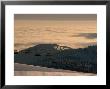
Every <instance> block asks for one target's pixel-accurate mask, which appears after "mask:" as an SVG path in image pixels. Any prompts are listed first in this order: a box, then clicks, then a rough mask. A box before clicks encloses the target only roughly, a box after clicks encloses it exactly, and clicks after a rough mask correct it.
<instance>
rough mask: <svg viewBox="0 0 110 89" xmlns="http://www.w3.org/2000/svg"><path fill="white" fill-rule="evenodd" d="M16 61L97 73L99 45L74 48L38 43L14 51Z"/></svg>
mask: <svg viewBox="0 0 110 89" xmlns="http://www.w3.org/2000/svg"><path fill="white" fill-rule="evenodd" d="M14 54H15V55H14V61H15V63H23V64H28V65H35V66H43V67H49V68H56V69H67V70H73V71H82V72H92V73H97V46H88V47H87V48H78V49H72V48H70V47H67V46H59V45H57V44H38V45H36V46H33V47H30V48H27V49H24V50H21V51H17V50H15V52H14Z"/></svg>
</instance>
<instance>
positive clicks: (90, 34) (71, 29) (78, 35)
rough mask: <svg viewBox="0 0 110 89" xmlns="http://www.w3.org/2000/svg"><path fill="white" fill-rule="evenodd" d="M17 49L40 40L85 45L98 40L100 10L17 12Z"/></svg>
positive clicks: (15, 24) (47, 42)
mask: <svg viewBox="0 0 110 89" xmlns="http://www.w3.org/2000/svg"><path fill="white" fill-rule="evenodd" d="M14 20H15V21H14V44H15V49H25V48H28V47H31V46H34V45H38V44H58V45H60V46H68V47H71V48H82V47H87V46H89V45H96V44H97V15H96V14H34V15H33V14H15V15H14Z"/></svg>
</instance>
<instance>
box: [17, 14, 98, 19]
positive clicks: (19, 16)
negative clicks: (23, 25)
mask: <svg viewBox="0 0 110 89" xmlns="http://www.w3.org/2000/svg"><path fill="white" fill-rule="evenodd" d="M96 17H97V15H96V14H86V15H85V14H15V20H96Z"/></svg>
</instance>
